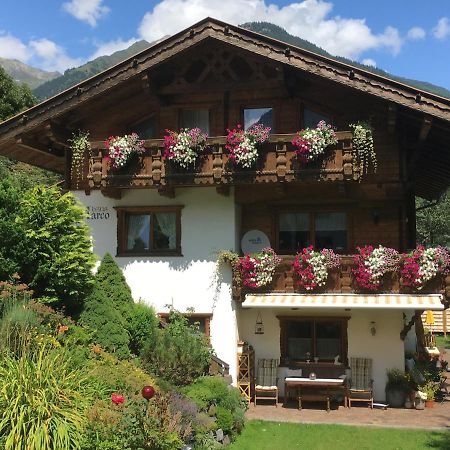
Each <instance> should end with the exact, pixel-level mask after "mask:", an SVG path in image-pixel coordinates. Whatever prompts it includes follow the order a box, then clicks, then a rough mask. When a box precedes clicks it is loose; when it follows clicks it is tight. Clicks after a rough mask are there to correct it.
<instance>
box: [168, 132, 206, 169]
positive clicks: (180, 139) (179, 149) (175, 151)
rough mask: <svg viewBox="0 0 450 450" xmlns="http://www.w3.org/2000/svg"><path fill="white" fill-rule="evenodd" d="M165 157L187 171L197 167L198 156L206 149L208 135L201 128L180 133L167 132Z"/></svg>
mask: <svg viewBox="0 0 450 450" xmlns="http://www.w3.org/2000/svg"><path fill="white" fill-rule="evenodd" d="M166 133H167V134H166V136H164V156H165V157H166V158H167V159H169V160H170V161H173V162H175V163H176V164H177V165H178V166H180V167H182V168H183V169H186V168H188V167H191V166H193V165H195V163H196V161H197V158H198V156H199V155H200V154H201V152H203V151H204V150H205V148H206V140H207V139H208V135H207V134H206V133H203V132H202V130H200V128H192V129H188V128H182V129H181V130H180V131H179V133H177V132H176V131H170V130H166Z"/></svg>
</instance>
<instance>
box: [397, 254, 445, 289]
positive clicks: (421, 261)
mask: <svg viewBox="0 0 450 450" xmlns="http://www.w3.org/2000/svg"><path fill="white" fill-rule="evenodd" d="M449 272H450V253H449V251H448V249H446V248H444V247H433V248H425V247H423V246H421V245H419V246H418V247H417V248H416V249H415V250H414V251H412V252H411V253H410V254H409V255H405V257H404V259H403V267H402V270H401V276H402V283H403V285H404V286H409V287H413V288H415V289H418V290H420V289H422V288H423V287H424V286H425V284H426V283H427V282H428V281H430V280H432V279H433V278H435V277H436V276H437V275H439V274H442V275H447V274H448V273H449Z"/></svg>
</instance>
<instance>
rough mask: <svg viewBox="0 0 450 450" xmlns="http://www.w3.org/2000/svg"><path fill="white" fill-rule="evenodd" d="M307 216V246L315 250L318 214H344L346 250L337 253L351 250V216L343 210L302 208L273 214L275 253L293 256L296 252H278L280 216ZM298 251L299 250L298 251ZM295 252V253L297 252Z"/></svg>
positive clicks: (281, 210) (280, 210)
mask: <svg viewBox="0 0 450 450" xmlns="http://www.w3.org/2000/svg"><path fill="white" fill-rule="evenodd" d="M289 213H291V214H308V215H309V242H310V244H309V245H312V246H313V247H314V248H315V244H316V226H315V225H316V216H317V215H318V214H327V213H341V214H345V222H346V226H347V230H346V232H347V236H346V239H347V246H346V248H345V249H344V250H343V251H342V252H339V253H340V254H346V253H348V252H349V251H350V249H351V247H352V246H351V243H350V238H351V232H350V228H351V214H350V213H349V212H348V211H346V210H344V209H341V210H337V209H335V208H330V209H306V208H305V209H302V208H289V209H279V210H277V211H276V212H275V214H274V230H275V250H276V251H277V253H280V254H282V255H295V254H296V253H297V252H294V253H281V252H280V214H289ZM298 250H300V249H298ZM298 250H297V251H298Z"/></svg>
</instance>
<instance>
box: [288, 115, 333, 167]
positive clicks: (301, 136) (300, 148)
mask: <svg viewBox="0 0 450 450" xmlns="http://www.w3.org/2000/svg"><path fill="white" fill-rule="evenodd" d="M337 142H338V140H337V137H336V132H335V130H334V128H333V127H332V126H331V125H330V124H327V123H326V122H325V121H324V120H321V121H320V122H319V123H318V124H317V127H316V128H305V129H304V130H301V131H299V132H298V133H297V137H295V138H294V140H293V141H292V145H293V146H294V147H295V148H296V149H295V154H296V155H297V158H298V159H299V161H300V162H301V163H303V164H307V163H309V162H311V161H314V160H315V159H317V158H318V157H319V156H321V155H323V154H324V153H325V150H326V148H327V147H329V146H330V145H336V144H337Z"/></svg>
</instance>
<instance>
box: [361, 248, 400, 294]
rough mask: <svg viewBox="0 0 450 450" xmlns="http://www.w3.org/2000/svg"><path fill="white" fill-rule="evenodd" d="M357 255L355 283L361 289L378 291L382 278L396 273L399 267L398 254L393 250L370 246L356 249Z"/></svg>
mask: <svg viewBox="0 0 450 450" xmlns="http://www.w3.org/2000/svg"><path fill="white" fill-rule="evenodd" d="M357 250H358V253H359V254H358V255H356V256H355V264H356V268H354V269H353V270H352V271H353V274H354V275H355V279H356V283H357V284H358V286H359V287H360V288H362V289H366V290H369V291H379V290H380V287H381V282H382V280H383V277H384V276H385V275H386V274H387V273H393V272H396V271H398V269H399V267H400V254H399V253H398V252H397V250H394V249H393V248H388V247H383V246H381V245H380V246H378V247H377V248H374V247H372V246H371V245H366V246H365V247H357Z"/></svg>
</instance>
